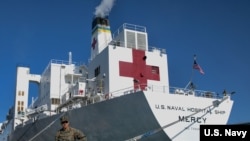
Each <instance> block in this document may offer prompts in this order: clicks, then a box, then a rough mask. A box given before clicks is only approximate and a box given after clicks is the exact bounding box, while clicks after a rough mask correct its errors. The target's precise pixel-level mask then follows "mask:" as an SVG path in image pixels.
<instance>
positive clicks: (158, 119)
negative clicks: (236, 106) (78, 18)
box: [0, 17, 233, 141]
mask: <svg viewBox="0 0 250 141" xmlns="http://www.w3.org/2000/svg"><path fill="white" fill-rule="evenodd" d="M91 40H92V41H91V47H90V50H91V56H90V62H89V63H88V64H86V65H85V64H79V63H75V62H73V61H72V53H71V52H69V60H68V61H62V60H51V61H50V62H49V64H48V66H47V67H46V68H45V70H44V72H43V73H42V74H41V75H38V74H30V68H28V67H24V66H18V67H17V80H16V91H15V103H14V107H13V110H12V111H13V112H10V114H9V118H8V120H7V122H6V123H4V124H3V125H4V127H3V126H2V127H3V128H2V129H3V130H2V134H1V136H0V137H1V138H0V139H1V140H3V141H5V140H10V141H15V140H17V139H18V140H21V141H27V140H36V141H40V140H41V141H42V140H53V139H54V134H55V132H56V130H57V129H59V128H60V125H59V124H58V123H57V122H56V121H57V120H58V118H59V117H60V116H62V115H64V114H67V115H68V116H69V117H70V120H71V124H72V126H75V127H77V128H79V129H80V130H82V131H83V132H84V133H86V135H87V136H88V140H90V141H97V140H116V141H118V140H121V141H122V140H135V139H142V140H157V141H161V140H162V141H163V140H164V141H166V140H173V141H183V140H186V141H189V140H190V141H191V140H192V141H198V140H199V125H200V124H226V123H227V121H228V118H229V115H230V113H231V108H232V105H233V101H232V100H231V99H230V95H229V94H225V95H224V96H223V97H218V95H217V94H216V93H215V92H211V91H201V90H195V89H193V88H178V87H170V86H169V76H168V63H167V54H166V50H165V49H160V48H156V47H151V46H149V45H148V34H147V30H146V27H144V26H138V25H134V24H128V23H125V24H123V25H122V26H121V27H120V28H118V30H117V31H116V32H114V34H113V35H112V34H111V30H110V23H109V20H108V19H107V18H106V17H95V18H94V19H93V22H92V39H91ZM30 82H35V83H37V84H38V86H39V94H38V98H36V99H34V100H33V101H32V102H31V103H32V104H31V105H28V88H29V83H30ZM149 131H151V132H149Z"/></svg>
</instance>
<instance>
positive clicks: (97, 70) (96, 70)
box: [95, 66, 101, 77]
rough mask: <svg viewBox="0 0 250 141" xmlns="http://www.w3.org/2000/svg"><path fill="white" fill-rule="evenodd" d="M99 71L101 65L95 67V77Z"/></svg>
mask: <svg viewBox="0 0 250 141" xmlns="http://www.w3.org/2000/svg"><path fill="white" fill-rule="evenodd" d="M100 72H101V67H100V66H98V67H97V68H96V69H95V77H97V76H98V75H99V74H100Z"/></svg>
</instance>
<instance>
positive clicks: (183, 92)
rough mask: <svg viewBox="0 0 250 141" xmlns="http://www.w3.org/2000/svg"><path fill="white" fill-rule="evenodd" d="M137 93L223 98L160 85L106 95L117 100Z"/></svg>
mask: <svg viewBox="0 0 250 141" xmlns="http://www.w3.org/2000/svg"><path fill="white" fill-rule="evenodd" d="M137 91H152V92H157V93H166V94H178V95H184V96H196V97H206V98H221V97H220V96H219V95H218V94H217V93H215V92H211V91H204V90H194V89H186V88H179V87H168V86H158V85H148V84H139V85H137V86H131V87H126V88H123V89H119V90H116V91H113V92H110V93H109V94H106V95H105V96H107V97H108V98H115V97H119V96H122V95H126V94H132V93H134V92H137Z"/></svg>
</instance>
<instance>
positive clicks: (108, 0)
mask: <svg viewBox="0 0 250 141" xmlns="http://www.w3.org/2000/svg"><path fill="white" fill-rule="evenodd" d="M114 2H115V0H102V2H101V4H100V5H98V6H97V7H96V8H95V16H96V17H102V18H104V17H106V16H108V15H109V12H110V11H111V9H112V7H113V5H114Z"/></svg>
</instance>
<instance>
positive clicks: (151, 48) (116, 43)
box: [109, 39, 166, 54]
mask: <svg viewBox="0 0 250 141" xmlns="http://www.w3.org/2000/svg"><path fill="white" fill-rule="evenodd" d="M129 44H130V43H129V42H127V45H129ZM131 44H133V43H131ZM109 45H113V46H115V47H125V48H131V47H127V46H126V43H125V42H124V41H120V40H115V39H114V40H112V41H110V42H109ZM146 46H147V45H145V47H142V48H137V49H138V50H145V51H148V52H159V53H161V54H166V49H164V48H158V47H155V46H148V48H146ZM135 49H136V48H135Z"/></svg>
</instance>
